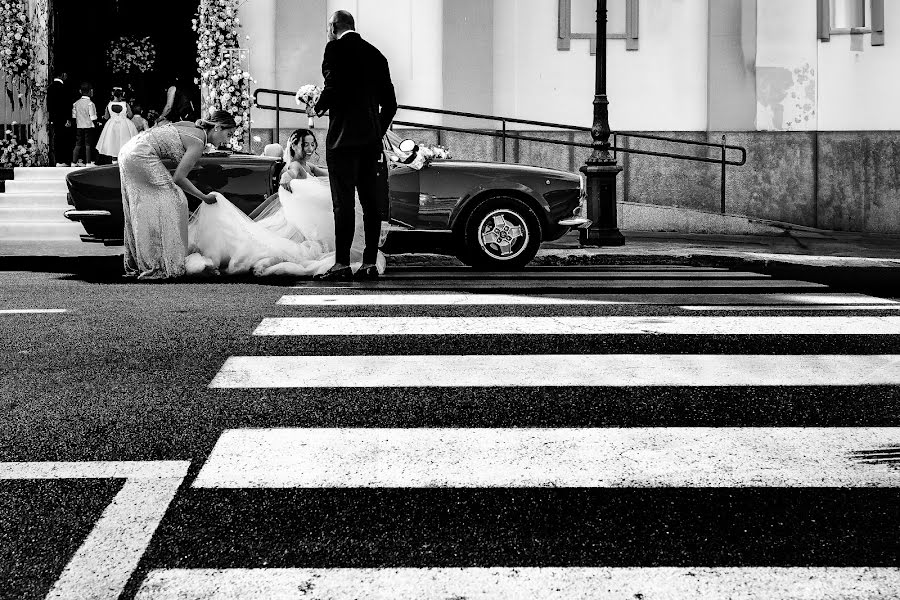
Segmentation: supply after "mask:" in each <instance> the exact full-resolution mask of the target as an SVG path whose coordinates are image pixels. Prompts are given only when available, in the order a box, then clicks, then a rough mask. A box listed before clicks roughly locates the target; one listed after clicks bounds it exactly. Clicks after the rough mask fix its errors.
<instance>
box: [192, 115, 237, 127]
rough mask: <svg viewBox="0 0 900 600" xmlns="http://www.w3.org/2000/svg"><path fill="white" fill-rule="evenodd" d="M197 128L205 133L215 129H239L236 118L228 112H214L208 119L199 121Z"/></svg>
mask: <svg viewBox="0 0 900 600" xmlns="http://www.w3.org/2000/svg"><path fill="white" fill-rule="evenodd" d="M197 127H199V128H200V129H203V130H205V131H210V130H211V129H213V128H215V127H221V128H222V129H235V128H236V127H237V123H236V122H235V120H234V117H233V116H231V113H230V112H228V111H227V110H216V111H213V113H212V114H211V115H209V116H208V117H207V118H205V119H200V120H198V121H197Z"/></svg>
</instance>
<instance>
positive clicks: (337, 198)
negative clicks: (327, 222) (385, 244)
mask: <svg viewBox="0 0 900 600" xmlns="http://www.w3.org/2000/svg"><path fill="white" fill-rule="evenodd" d="M382 155H383V154H382V149H381V145H380V144H379V145H377V146H372V147H369V146H367V147H360V148H336V149H333V150H328V151H327V152H326V153H325V162H326V163H327V164H328V179H329V181H330V182H331V200H332V202H333V203H334V244H335V249H336V256H335V262H337V263H341V264H344V265H349V264H350V247H351V246H352V245H353V234H354V232H355V230H356V194H355V193H354V192H356V193H358V194H359V203H360V205H361V206H362V211H363V226H364V228H365V239H366V249H365V251H364V252H363V262H364V263H366V264H369V265H374V264H375V260H376V259H377V258H378V240H379V238H380V236H381V213H380V211H379V206H378V204H379V202H378V191H377V190H378V186H377V177H378V161H379V160H380V159H381V157H382Z"/></svg>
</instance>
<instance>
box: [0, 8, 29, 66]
mask: <svg viewBox="0 0 900 600" xmlns="http://www.w3.org/2000/svg"><path fill="white" fill-rule="evenodd" d="M31 57H32V44H31V37H30V35H29V27H28V3H27V1H26V0H0V68H2V69H3V71H5V72H6V75H7V76H8V77H9V78H10V79H12V78H17V77H22V76H24V75H26V74H27V73H28V68H29V67H30V66H31Z"/></svg>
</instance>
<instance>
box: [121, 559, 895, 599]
mask: <svg viewBox="0 0 900 600" xmlns="http://www.w3.org/2000/svg"><path fill="white" fill-rule="evenodd" d="M897 589H900V569H897V568H889V567H880V568H868V567H717V568H715V567H714V568H710V567H691V568H685V567H646V568H635V567H632V568H629V567H619V568H615V567H594V568H592V567H515V568H508V567H507V568H503V567H492V568H471V567H469V568H465V567H463V568H401V569H395V568H381V569H348V568H334V569H171V570H156V571H151V572H150V573H149V574H148V576H147V578H146V579H145V580H144V582H143V584H142V585H141V587H140V590H139V591H138V593H137V595H136V596H135V598H136V600H151V599H153V600H175V599H184V598H208V599H210V600H237V599H238V598H240V599H243V600H271V599H285V600H286V599H288V598H300V597H305V596H306V594H307V593H309V594H311V597H312V596H314V597H316V598H330V599H333V600H355V599H358V598H367V599H370V600H447V599H449V598H471V599H478V600H522V599H523V598H528V599H529V600H588V599H590V600H621V599H623V598H646V599H647V600H651V599H652V600H676V599H682V598H695V599H697V600H722V599H723V598H729V599H730V600H759V599H762V598H765V599H773V598H779V599H790V600H822V599H823V598H834V599H836V598H840V599H841V600H871V599H873V598H887V597H890V596H892V595H893V594H892V593H891V592H890V590H897Z"/></svg>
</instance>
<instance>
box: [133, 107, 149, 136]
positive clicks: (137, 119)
mask: <svg viewBox="0 0 900 600" xmlns="http://www.w3.org/2000/svg"><path fill="white" fill-rule="evenodd" d="M131 112H132V114H133V115H134V116H133V117H131V122H132V123H134V128H135V129H137V130H138V133H140V132H142V131H146V130H148V129H150V123H148V122H147V119H145V118H144V117H143V114H144V109H143V107H141V105H140V104H135V105H134V108H133V109H132V111H131Z"/></svg>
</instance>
